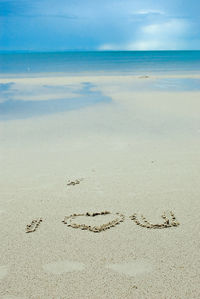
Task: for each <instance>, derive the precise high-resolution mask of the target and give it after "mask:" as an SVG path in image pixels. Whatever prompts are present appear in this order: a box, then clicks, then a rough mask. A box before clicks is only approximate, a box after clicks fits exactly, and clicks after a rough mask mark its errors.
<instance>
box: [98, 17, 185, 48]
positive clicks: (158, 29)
mask: <svg viewBox="0 0 200 299" xmlns="http://www.w3.org/2000/svg"><path fill="white" fill-rule="evenodd" d="M189 29H190V27H189V25H188V23H187V22H186V21H185V20H183V19H171V20H167V21H165V22H163V23H154V24H149V25H144V26H141V27H139V28H138V29H137V35H136V37H135V40H134V41H132V42H128V43H126V44H123V45H122V44H119V45H116V44H104V45H102V46H101V47H99V50H168V49H170V50H178V49H185V48H187V43H186V41H185V36H187V34H188V32H189Z"/></svg>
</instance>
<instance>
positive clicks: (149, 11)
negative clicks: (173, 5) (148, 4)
mask: <svg viewBox="0 0 200 299" xmlns="http://www.w3.org/2000/svg"><path fill="white" fill-rule="evenodd" d="M134 14H136V15H149V14H158V15H164V14H165V13H164V11H162V10H156V9H141V10H139V11H136V12H135V13H134Z"/></svg>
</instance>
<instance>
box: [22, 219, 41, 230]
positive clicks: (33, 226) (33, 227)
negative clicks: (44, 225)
mask: <svg viewBox="0 0 200 299" xmlns="http://www.w3.org/2000/svg"><path fill="white" fill-rule="evenodd" d="M40 222H42V218H37V219H34V220H32V221H31V224H27V226H26V233H32V232H34V231H36V229H37V228H38V226H39V225H40Z"/></svg>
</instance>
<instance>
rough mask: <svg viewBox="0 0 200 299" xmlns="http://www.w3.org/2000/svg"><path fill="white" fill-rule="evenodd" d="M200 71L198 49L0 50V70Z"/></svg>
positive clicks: (67, 71)
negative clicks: (19, 51) (34, 51)
mask: <svg viewBox="0 0 200 299" xmlns="http://www.w3.org/2000/svg"><path fill="white" fill-rule="evenodd" d="M94 71H95V72H96V73H98V72H109V73H113V74H119V73H125V74H126V73H127V74H144V73H145V74H146V73H156V72H159V73H166V72H170V73H172V72H179V73H180V72H181V73H182V72H187V71H193V72H198V71H200V51H128V52H120V51H116V52H114V51H113V52H112V51H111V52H108V51H105V52H104V51H103V52H63V53H1V54H0V74H2V73H3V74H5V73H6V74H8V73H12V74H13V73H16V74H19V73H26V74H27V75H28V74H33V73H40V72H42V73H52V72H53V73H55V72H58V73H76V72H94Z"/></svg>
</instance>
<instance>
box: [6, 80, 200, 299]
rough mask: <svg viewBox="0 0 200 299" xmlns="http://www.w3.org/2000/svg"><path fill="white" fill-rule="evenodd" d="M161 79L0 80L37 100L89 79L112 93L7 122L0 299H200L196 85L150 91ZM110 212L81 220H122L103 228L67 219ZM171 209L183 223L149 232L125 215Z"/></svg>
mask: <svg viewBox="0 0 200 299" xmlns="http://www.w3.org/2000/svg"><path fill="white" fill-rule="evenodd" d="M165 77H167V78H169V76H163V77H162V78H165ZM174 77H176V76H175V75H174V76H173V78H174ZM177 77H178V78H181V76H178V75H177ZM182 77H184V78H186V79H187V78H188V77H187V76H186V75H185V76H182ZM190 77H191V78H199V76H197V75H196V76H192V75H191V76H190ZM158 78H161V76H160V77H159V76H154V77H149V78H138V77H134V76H103V75H102V76H89V75H88V76H78V75H77V76H74V77H72V76H71V77H70V76H57V77H50V76H49V77H40V78H39V77H35V78H15V77H12V78H11V77H9V78H4V79H3V78H2V79H0V83H5V84H6V83H9V82H13V83H14V84H17V86H18V88H19V89H20V88H21V90H26V93H25V94H24V96H23V100H24V101H27V102H28V101H37V100H38V99H39V97H38V95H37V94H34V93H33V92H32V91H33V90H35V87H36V86H37V87H38V88H39V87H41V86H43V85H48V86H49V85H52V86H53V85H56V86H58V85H69V86H71V89H69V93H68V94H67V97H71V96H72V97H73V92H72V91H73V90H74V89H75V87H76V86H82V85H81V84H82V83H84V82H90V83H91V84H93V87H92V88H91V89H92V90H94V91H96V90H97V91H100V92H101V94H102V95H103V96H106V97H109V99H110V101H107V102H99V103H96V104H94V105H88V106H86V107H81V108H80V109H71V110H67V111H62V112H58V113H55V114H54V113H51V114H46V115H42V116H41V115H38V116H34V117H30V118H18V119H14V118H13V119H9V120H1V121H0V144H1V146H0V165H1V170H0V227H1V230H0V244H1V246H0V298H2V299H6V298H13V299H14V298H21V299H29V298H30V299H47V298H55V299H58V298H62V299H63V298H66V299H68V298H69V299H72V298H75V299H79V298H81V299H104V298H110V299H114V298H116V299H121V298H128V299H132V298H139V299H140V298H141V299H145V298H151V299H164V298H173V299H174V298H180V299H184V298H192V299H198V298H200V287H199V285H200V270H199V269H200V252H199V248H200V247H199V244H200V243H199V242H200V240H199V231H200V221H199V211H200V184H199V179H200V155H199V149H200V118H199V111H200V101H199V99H200V92H199V91H170V90H168V91H166V90H163V91H162V90H159V91H158V90H149V89H146V88H145V87H144V88H143V86H144V84H145V83H144V82H146V80H149V81H148V82H149V84H150V85H151V83H152V84H153V82H154V81H155V80H156V79H158ZM171 78H172V76H171ZM136 87H137V88H136ZM13 88H15V86H14V87H13ZM41 88H42V87H41ZM29 91H30V92H29ZM29 93H30V94H29ZM28 95H29V96H30V98H29V96H28ZM43 95H44V97H43V98H42V100H43V101H45V100H46V98H45V93H43ZM64 95H65V94H64ZM60 96H63V91H62V94H61V93H59V92H58V94H57V98H59V97H60ZM52 98H54V99H55V94H54V96H52ZM48 99H49V97H48ZM76 179H82V180H81V181H80V183H79V184H76V185H74V186H73V185H67V182H68V180H76ZM105 210H107V211H109V212H111V214H110V215H108V216H104V215H103V216H97V217H93V218H91V217H86V216H82V219H81V220H78V219H75V220H77V221H76V222H77V223H82V222H83V221H84V223H85V224H86V225H101V224H103V223H104V222H105V221H106V222H107V221H111V220H112V219H114V217H115V213H122V214H123V215H124V216H125V220H124V221H123V222H121V223H120V224H118V225H116V226H114V227H111V228H110V229H107V230H105V231H102V232H99V233H94V232H91V231H89V230H81V229H75V228H72V227H68V226H67V225H66V224H64V223H63V222H62V220H63V219H64V217H65V216H67V215H71V214H73V213H86V212H89V213H93V212H101V211H105ZM164 211H173V212H174V214H175V216H176V218H177V220H178V222H179V223H180V225H179V226H177V227H168V228H164V229H148V228H145V227H141V226H139V225H136V224H135V222H134V221H133V220H131V219H130V218H129V216H131V215H133V214H134V213H138V214H143V215H144V216H145V217H146V218H147V219H149V221H150V222H152V223H161V222H163V219H162V218H161V215H162V214H163V212H164ZM39 217H41V218H42V219H43V221H42V222H41V223H40V225H39V226H38V228H37V229H36V231H34V232H32V233H26V225H27V224H30V223H31V221H32V220H33V219H35V218H39ZM106 217H107V218H106ZM88 218H90V219H88ZM75 220H74V221H75Z"/></svg>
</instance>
